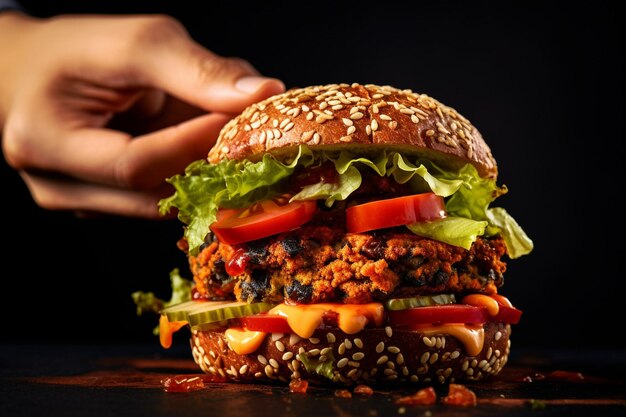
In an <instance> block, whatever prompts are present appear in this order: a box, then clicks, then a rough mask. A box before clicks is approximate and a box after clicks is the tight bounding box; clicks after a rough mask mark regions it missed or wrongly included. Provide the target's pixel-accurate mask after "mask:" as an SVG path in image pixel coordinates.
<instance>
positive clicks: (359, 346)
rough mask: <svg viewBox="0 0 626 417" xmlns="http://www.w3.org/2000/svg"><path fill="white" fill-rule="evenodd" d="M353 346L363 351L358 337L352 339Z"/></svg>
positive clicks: (361, 342)
mask: <svg viewBox="0 0 626 417" xmlns="http://www.w3.org/2000/svg"><path fill="white" fill-rule="evenodd" d="M354 344H355V345H356V347H358V348H359V349H363V341H362V340H361V339H359V338H358V337H357V338H356V339H354Z"/></svg>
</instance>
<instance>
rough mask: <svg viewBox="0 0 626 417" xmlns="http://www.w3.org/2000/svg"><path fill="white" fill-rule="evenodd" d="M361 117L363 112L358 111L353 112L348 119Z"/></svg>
mask: <svg viewBox="0 0 626 417" xmlns="http://www.w3.org/2000/svg"><path fill="white" fill-rule="evenodd" d="M362 118H363V113H361V112H360V111H358V112H356V113H353V114H351V115H350V119H352V120H359V119H362Z"/></svg>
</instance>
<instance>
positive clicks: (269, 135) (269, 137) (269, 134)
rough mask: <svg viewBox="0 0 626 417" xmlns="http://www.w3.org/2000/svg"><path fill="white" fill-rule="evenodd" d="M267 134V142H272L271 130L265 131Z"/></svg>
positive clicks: (272, 133) (272, 132) (272, 134)
mask: <svg viewBox="0 0 626 417" xmlns="http://www.w3.org/2000/svg"><path fill="white" fill-rule="evenodd" d="M266 133H267V140H268V141H269V140H272V139H274V131H273V130H266Z"/></svg>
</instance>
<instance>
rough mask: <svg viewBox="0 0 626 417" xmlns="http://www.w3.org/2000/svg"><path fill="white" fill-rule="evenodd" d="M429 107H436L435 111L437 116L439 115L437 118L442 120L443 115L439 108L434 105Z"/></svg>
mask: <svg viewBox="0 0 626 417" xmlns="http://www.w3.org/2000/svg"><path fill="white" fill-rule="evenodd" d="M430 107H431V108H434V107H436V108H437V110H436V111H437V114H438V115H439V117H441V118H442V119H443V113H442V112H441V107H439V106H437V105H435V104H434V103H433V106H430Z"/></svg>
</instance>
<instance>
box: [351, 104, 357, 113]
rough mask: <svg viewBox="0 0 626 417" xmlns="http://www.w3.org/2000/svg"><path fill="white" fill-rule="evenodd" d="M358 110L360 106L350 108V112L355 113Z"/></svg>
mask: <svg viewBox="0 0 626 417" xmlns="http://www.w3.org/2000/svg"><path fill="white" fill-rule="evenodd" d="M358 111H359V108H358V107H356V106H355V107H352V108H351V109H350V114H354V113H356V112H358Z"/></svg>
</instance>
